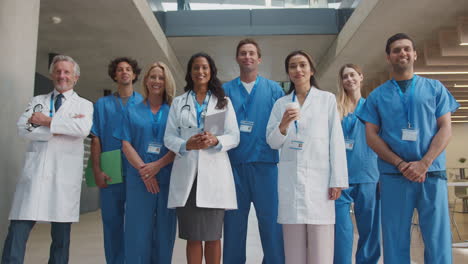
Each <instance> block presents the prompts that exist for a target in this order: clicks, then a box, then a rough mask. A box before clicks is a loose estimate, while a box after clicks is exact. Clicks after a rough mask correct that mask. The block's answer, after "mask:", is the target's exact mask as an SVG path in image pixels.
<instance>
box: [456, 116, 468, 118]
mask: <svg viewBox="0 0 468 264" xmlns="http://www.w3.org/2000/svg"><path fill="white" fill-rule="evenodd" d="M467 117H468V116H452V118H467Z"/></svg>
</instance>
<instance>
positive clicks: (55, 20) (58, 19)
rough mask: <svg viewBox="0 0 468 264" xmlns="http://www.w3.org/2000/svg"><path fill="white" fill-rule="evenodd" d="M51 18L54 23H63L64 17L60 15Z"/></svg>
mask: <svg viewBox="0 0 468 264" xmlns="http://www.w3.org/2000/svg"><path fill="white" fill-rule="evenodd" d="M50 20H51V21H52V23H54V24H55V25H57V24H60V23H62V18H61V17H59V16H53V17H51V18H50Z"/></svg>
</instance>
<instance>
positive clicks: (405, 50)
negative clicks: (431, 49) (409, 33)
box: [387, 39, 417, 73]
mask: <svg viewBox="0 0 468 264" xmlns="http://www.w3.org/2000/svg"><path fill="white" fill-rule="evenodd" d="M416 58H417V54H416V50H414V47H413V43H412V42H411V41H410V40H409V39H400V40H397V41H395V42H393V43H392V44H391V45H390V54H388V55H387V61H388V62H389V63H390V64H391V65H392V68H393V71H395V72H397V73H402V72H405V71H408V70H411V71H412V70H413V66H414V62H415V61H416Z"/></svg>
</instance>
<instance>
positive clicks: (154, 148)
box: [146, 142, 162, 154]
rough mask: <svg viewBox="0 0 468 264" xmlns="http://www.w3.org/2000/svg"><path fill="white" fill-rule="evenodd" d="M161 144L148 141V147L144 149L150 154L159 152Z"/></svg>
mask: <svg viewBox="0 0 468 264" xmlns="http://www.w3.org/2000/svg"><path fill="white" fill-rule="evenodd" d="M161 148H162V145H161V144H159V143H154V142H152V143H149V145H148V149H147V150H146V152H147V153H150V154H159V153H160V152H161Z"/></svg>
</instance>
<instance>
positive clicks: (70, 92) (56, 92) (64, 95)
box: [54, 89, 73, 100]
mask: <svg viewBox="0 0 468 264" xmlns="http://www.w3.org/2000/svg"><path fill="white" fill-rule="evenodd" d="M58 94H59V92H58V91H57V90H56V89H54V98H57V95H58ZM62 94H63V98H64V99H65V100H68V99H70V97H71V96H72V95H73V89H70V90H68V91H66V92H64V93H62Z"/></svg>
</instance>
